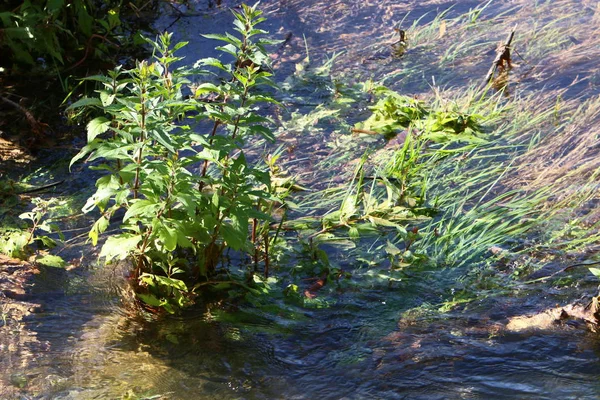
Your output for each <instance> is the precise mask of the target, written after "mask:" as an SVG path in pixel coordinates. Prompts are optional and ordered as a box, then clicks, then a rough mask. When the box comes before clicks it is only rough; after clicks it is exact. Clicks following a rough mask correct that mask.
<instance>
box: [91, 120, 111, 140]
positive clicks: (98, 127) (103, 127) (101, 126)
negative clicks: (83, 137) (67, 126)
mask: <svg viewBox="0 0 600 400" xmlns="http://www.w3.org/2000/svg"><path fill="white" fill-rule="evenodd" d="M109 127H110V121H109V120H108V119H106V118H104V117H98V118H94V119H93V120H91V121H90V122H89V123H88V124H87V133H88V134H87V139H88V143H90V142H92V141H93V140H94V139H95V138H96V136H98V135H101V134H103V133H104V132H106V131H107V130H108V128H109Z"/></svg>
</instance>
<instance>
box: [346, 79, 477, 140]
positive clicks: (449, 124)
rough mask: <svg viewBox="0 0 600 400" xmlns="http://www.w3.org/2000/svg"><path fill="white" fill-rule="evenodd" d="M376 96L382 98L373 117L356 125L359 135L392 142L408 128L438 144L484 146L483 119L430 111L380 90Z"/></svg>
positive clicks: (455, 112) (449, 110) (437, 109)
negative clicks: (380, 137) (363, 134)
mask: <svg viewBox="0 0 600 400" xmlns="http://www.w3.org/2000/svg"><path fill="white" fill-rule="evenodd" d="M374 92H375V93H376V94H377V95H379V96H382V98H381V99H380V100H379V101H378V102H377V103H376V104H375V105H374V106H371V107H370V109H371V111H372V114H371V116H370V117H369V118H368V119H367V120H366V121H364V122H361V123H358V124H356V129H355V131H356V132H365V133H380V134H383V135H384V136H385V137H386V138H388V139H389V138H392V137H394V136H396V135H397V134H399V133H400V132H401V131H403V130H406V129H408V128H409V126H412V127H413V128H414V129H417V130H418V131H419V132H420V134H421V135H422V136H423V138H424V139H427V140H430V141H432V142H435V143H444V142H458V141H462V142H467V143H472V144H481V143H485V138H484V136H485V135H484V134H483V128H482V126H481V125H480V121H482V120H483V119H484V116H482V115H479V114H472V113H466V112H461V111H459V110H455V109H452V108H447V109H446V108H441V107H431V106H428V105H426V104H425V103H424V102H423V101H420V100H417V99H415V98H412V97H408V96H405V95H401V94H399V93H396V92H394V91H392V90H389V89H387V88H386V87H383V86H380V87H378V88H376V89H375V90H374Z"/></svg>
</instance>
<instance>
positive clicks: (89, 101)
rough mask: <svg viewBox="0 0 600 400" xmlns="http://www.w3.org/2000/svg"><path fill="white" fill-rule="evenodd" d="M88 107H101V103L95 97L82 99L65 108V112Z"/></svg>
mask: <svg viewBox="0 0 600 400" xmlns="http://www.w3.org/2000/svg"><path fill="white" fill-rule="evenodd" d="M89 106H98V107H100V106H102V102H101V101H100V99H98V98H96V97H84V98H82V99H79V100H77V101H76V102H75V103H73V104H71V105H70V106H69V107H67V111H69V110H72V109H74V108H81V107H89Z"/></svg>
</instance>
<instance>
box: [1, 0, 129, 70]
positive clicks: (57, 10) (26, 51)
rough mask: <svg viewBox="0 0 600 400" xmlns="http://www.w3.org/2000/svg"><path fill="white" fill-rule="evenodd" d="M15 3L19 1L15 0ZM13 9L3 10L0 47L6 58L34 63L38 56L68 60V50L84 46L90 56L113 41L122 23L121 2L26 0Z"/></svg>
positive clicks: (86, 53)
mask: <svg viewBox="0 0 600 400" xmlns="http://www.w3.org/2000/svg"><path fill="white" fill-rule="evenodd" d="M13 3H16V2H13ZM18 3H20V4H14V5H13V6H12V7H7V8H6V9H10V10H11V11H4V12H0V48H3V49H4V51H7V50H8V51H7V55H8V57H7V59H6V60H5V61H13V62H17V63H24V64H29V65H32V64H35V63H36V59H37V58H38V57H42V58H46V60H44V61H45V62H46V63H50V61H51V60H54V61H55V62H57V63H58V64H59V65H65V64H67V60H66V57H68V56H69V54H66V53H67V52H79V51H80V50H81V48H83V49H84V57H88V55H92V54H89V53H90V49H91V48H92V47H91V46H92V43H91V41H92V39H95V40H96V42H98V43H94V44H95V45H94V49H97V50H99V51H100V50H104V51H106V50H107V49H108V47H110V46H111V45H112V46H114V44H113V43H112V42H111V40H110V39H109V36H112V35H114V34H115V33H116V30H117V29H118V27H119V26H120V25H121V19H120V17H119V3H118V2H106V3H105V4H103V5H101V4H97V3H96V2H95V1H92V0H76V1H64V0H26V1H23V2H18Z"/></svg>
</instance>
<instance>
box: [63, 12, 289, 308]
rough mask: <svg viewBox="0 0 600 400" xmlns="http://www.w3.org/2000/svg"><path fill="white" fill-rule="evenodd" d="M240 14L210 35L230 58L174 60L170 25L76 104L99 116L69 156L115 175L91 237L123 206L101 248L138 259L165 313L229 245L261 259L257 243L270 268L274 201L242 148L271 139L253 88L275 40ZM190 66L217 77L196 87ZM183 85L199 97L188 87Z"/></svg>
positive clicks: (110, 256)
mask: <svg viewBox="0 0 600 400" xmlns="http://www.w3.org/2000/svg"><path fill="white" fill-rule="evenodd" d="M233 14H234V17H235V21H234V24H235V30H236V31H237V32H239V34H240V37H236V36H234V35H231V34H225V35H206V37H208V38H213V39H217V40H220V41H223V42H225V43H226V44H225V45H224V46H221V47H218V49H219V50H221V51H222V52H223V53H226V54H228V55H231V56H233V57H234V61H232V62H231V63H230V64H224V63H222V62H221V61H220V60H218V59H215V58H208V59H202V60H199V61H198V62H197V63H196V68H195V69H194V70H192V69H190V68H188V67H185V66H184V67H174V66H173V63H175V62H176V61H180V60H181V58H179V57H176V56H175V55H174V53H175V52H176V51H177V50H178V49H180V48H181V47H183V46H185V44H186V43H178V44H175V45H174V46H171V34H168V33H165V34H162V35H160V37H159V38H158V40H157V41H156V42H154V41H150V40H149V41H148V43H149V44H150V45H151V46H152V47H153V49H154V55H153V59H154V60H153V62H147V61H141V62H138V63H137V65H136V67H135V68H133V69H131V70H128V71H125V70H123V69H122V68H120V67H119V68H116V69H115V70H114V71H112V72H110V73H109V74H108V75H101V76H94V77H90V78H88V79H89V80H95V81H98V82H99V83H100V84H101V85H102V87H101V89H100V90H99V96H98V97H95V98H83V99H81V100H79V101H78V102H76V103H75V104H73V105H72V106H71V108H72V109H74V108H80V107H94V108H97V109H99V110H100V111H102V112H103V113H104V115H103V116H99V117H97V118H95V119H93V120H92V121H90V122H89V123H88V126H87V130H88V145H87V146H85V147H84V148H83V149H82V150H81V152H80V153H79V154H78V155H77V156H76V157H75V158H74V159H73V160H72V163H73V162H76V161H78V160H80V159H82V158H83V157H84V156H88V160H89V161H98V162H99V163H98V164H97V165H95V166H93V167H92V168H94V169H98V170H103V171H107V172H108V174H106V175H104V176H102V177H101V178H100V179H98V181H97V183H96V186H97V191H96V193H95V194H94V195H93V196H92V197H91V198H90V199H89V200H88V202H87V204H86V205H85V207H84V211H85V212H89V211H92V210H93V209H95V208H97V209H99V210H100V212H101V214H102V215H101V216H100V218H99V219H98V220H97V221H96V223H95V224H94V226H93V227H92V229H91V231H90V234H89V236H90V239H91V240H92V243H93V244H94V245H95V244H96V243H97V242H98V238H99V235H100V234H101V233H102V232H104V231H105V230H106V228H107V227H108V224H109V221H110V220H111V218H112V217H114V216H115V215H116V213H117V212H118V211H119V210H123V211H122V212H121V213H120V214H118V215H119V218H120V219H121V220H122V224H121V228H122V230H123V233H120V234H117V235H111V236H109V237H108V238H107V240H106V242H105V243H104V245H103V247H102V251H101V254H100V256H101V257H104V258H105V260H106V261H107V262H110V261H112V260H115V259H119V260H124V259H129V260H131V262H132V265H133V266H132V268H133V271H132V277H133V280H134V281H135V282H137V284H136V291H137V295H138V297H139V298H140V299H141V300H143V301H144V302H145V303H146V304H147V305H149V306H152V307H162V308H164V309H165V310H167V311H168V312H175V311H176V310H177V309H178V308H181V307H185V306H186V305H188V304H190V303H191V302H192V299H193V297H194V296H195V294H197V292H198V291H200V289H203V288H206V287H207V282H206V281H208V283H209V284H210V282H211V277H213V276H214V275H215V274H216V273H217V266H218V264H219V262H220V259H221V257H222V254H223V252H224V250H226V249H231V250H234V251H239V252H242V253H247V254H250V255H252V256H253V257H254V259H255V264H258V258H259V257H258V255H257V252H258V251H259V250H258V249H259V241H262V243H263V244H264V245H263V247H262V251H263V252H264V253H265V275H268V266H269V264H268V262H269V261H268V252H269V243H270V238H269V231H268V226H269V223H270V222H271V216H270V214H269V213H270V212H271V211H273V208H274V207H275V203H276V202H278V198H277V197H276V196H275V191H274V190H273V187H272V185H271V179H270V173H269V170H268V168H267V167H264V168H259V167H258V163H250V162H249V161H248V160H247V158H246V155H245V153H244V150H243V147H244V144H245V142H246V140H247V138H248V137H250V136H253V135H260V136H262V137H264V138H266V139H268V140H273V135H272V133H271V131H270V129H269V128H268V127H267V124H268V122H269V121H268V119H267V118H265V117H262V116H260V115H259V114H258V113H257V111H258V109H259V106H260V104H262V103H265V102H274V100H273V99H271V98H270V97H269V96H268V95H267V94H266V93H264V92H263V93H258V92H257V91H256V88H257V87H258V86H261V85H270V86H273V84H272V82H271V81H270V80H269V76H270V75H271V74H270V73H269V72H266V71H265V70H263V68H261V67H262V66H263V65H264V64H265V63H266V61H267V55H266V53H265V49H264V46H265V45H267V44H271V43H274V42H272V41H269V40H267V39H263V38H258V39H256V36H257V35H260V34H264V33H266V32H265V31H263V30H261V29H259V28H257V27H256V25H257V24H259V23H260V22H262V21H263V20H264V18H262V17H260V15H261V14H262V12H261V11H259V10H257V8H256V6H254V7H249V6H246V5H244V6H243V7H242V11H241V12H239V13H238V12H234V13H233ZM192 73H195V74H203V75H209V76H214V77H215V80H214V81H216V82H220V83H218V84H217V83H212V82H210V81H208V80H207V81H205V82H203V83H199V84H194V85H190V84H191V82H190V81H189V79H188V77H189V76H190V75H191V74H192ZM187 85H189V86H190V87H191V88H192V89H193V93H192V96H186V95H184V91H185V89H186V86H187ZM208 122H209V123H210V124H211V127H210V128H209V129H207V128H206V124H207V123H208ZM202 130H204V131H205V132H204V133H199V132H201V131H202ZM256 268H257V265H255V269H256ZM219 283H222V282H221V281H219Z"/></svg>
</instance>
